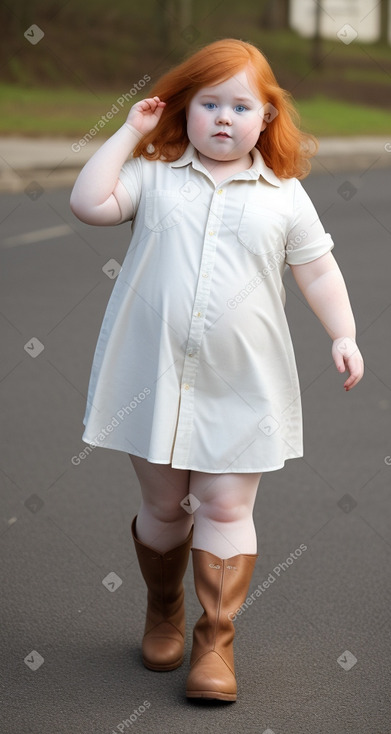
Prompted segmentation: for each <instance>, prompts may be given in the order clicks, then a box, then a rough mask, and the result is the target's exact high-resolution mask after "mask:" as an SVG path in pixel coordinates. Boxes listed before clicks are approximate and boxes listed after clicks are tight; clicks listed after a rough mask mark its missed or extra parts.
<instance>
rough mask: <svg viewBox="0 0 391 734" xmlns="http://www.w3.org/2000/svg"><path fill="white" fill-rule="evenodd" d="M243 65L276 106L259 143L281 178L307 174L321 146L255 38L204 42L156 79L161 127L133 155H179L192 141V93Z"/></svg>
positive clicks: (263, 96)
mask: <svg viewBox="0 0 391 734" xmlns="http://www.w3.org/2000/svg"><path fill="white" fill-rule="evenodd" d="M243 69H246V71H248V72H249V81H250V83H251V86H252V88H253V93H255V94H256V95H257V96H258V97H259V98H260V99H261V100H262V101H263V103H264V104H266V103H269V104H271V105H273V107H274V108H275V110H277V114H276V112H275V111H274V110H273V108H270V109H272V110H273V115H272V116H271V119H270V122H268V123H267V125H266V128H265V130H263V131H262V132H261V133H260V136H259V138H258V141H257V143H256V146H255V147H256V148H257V149H258V150H259V152H260V153H261V155H262V157H263V159H264V161H265V163H266V165H267V166H268V167H269V168H271V169H272V171H273V172H274V173H275V175H276V176H277V177H278V178H304V177H305V176H307V175H308V173H309V172H310V168H311V164H310V161H309V159H310V158H311V157H312V156H313V155H315V153H316V151H317V147H318V144H317V141H316V139H315V138H314V137H313V136H312V135H310V134H307V133H303V132H302V131H301V130H299V128H298V126H297V124H296V123H297V122H298V118H299V116H298V113H297V111H296V109H295V107H294V105H293V103H292V98H291V95H290V93H289V92H287V91H286V90H285V89H282V87H280V85H279V84H278V82H277V80H276V77H275V76H274V74H273V71H272V69H271V67H270V64H269V63H268V61H267V59H266V57H265V56H264V55H263V54H262V53H261V51H259V50H258V49H257V48H256V46H254V45H253V44H251V43H246V42H244V41H240V40H238V39H234V38H228V39H224V40H221V41H215V42H214V43H211V44H209V45H207V46H205V47H204V48H201V49H200V50H199V51H197V52H196V53H194V54H192V55H191V56H190V57H189V58H188V59H186V60H185V61H183V62H182V63H181V64H179V65H178V66H175V67H174V68H173V69H171V70H170V71H168V72H167V73H166V74H164V75H163V76H162V77H161V78H160V79H159V80H158V81H157V82H156V83H155V84H154V86H153V88H152V89H151V91H150V96H151V97H154V96H155V95H156V96H158V97H159V98H160V99H161V100H163V101H164V102H166V107H165V108H164V111H163V114H162V116H161V118H160V120H159V122H158V124H157V125H156V127H155V128H154V129H153V130H152V131H151V132H149V133H147V134H146V135H144V136H143V137H142V138H141V140H140V141H139V142H138V144H137V146H136V148H135V150H134V152H133V156H134V157H138V156H140V155H142V156H144V157H145V158H147V159H149V160H157V159H163V160H166V161H169V162H171V161H174V160H177V159H178V158H180V157H181V155H183V153H184V152H185V150H186V147H187V145H188V143H189V139H188V137H187V123H186V109H187V106H188V105H189V102H190V101H191V99H192V97H193V96H194V95H195V94H196V93H197V92H198V91H199V90H200V89H201V88H203V87H210V86H214V85H215V84H219V83H220V82H223V81H226V80H227V79H229V78H230V77H232V76H234V75H235V74H237V73H238V72H239V71H242V70H243Z"/></svg>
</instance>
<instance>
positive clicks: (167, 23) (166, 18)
mask: <svg viewBox="0 0 391 734" xmlns="http://www.w3.org/2000/svg"><path fill="white" fill-rule="evenodd" d="M192 6H193V2H192V0H158V2H157V25H158V34H159V39H160V43H161V46H162V47H163V48H164V49H165V50H170V49H171V48H173V46H174V45H175V43H176V41H177V40H178V34H179V33H180V32H181V31H182V30H183V29H184V28H187V27H188V26H190V25H191V21H192Z"/></svg>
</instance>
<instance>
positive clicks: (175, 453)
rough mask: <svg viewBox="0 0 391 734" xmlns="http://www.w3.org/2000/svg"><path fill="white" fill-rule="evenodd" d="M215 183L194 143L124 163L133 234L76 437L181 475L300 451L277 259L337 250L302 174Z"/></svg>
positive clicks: (261, 168) (277, 462)
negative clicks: (167, 155)
mask: <svg viewBox="0 0 391 734" xmlns="http://www.w3.org/2000/svg"><path fill="white" fill-rule="evenodd" d="M251 156H252V159H253V164H252V167H251V168H250V169H248V170H246V171H243V172H241V173H236V174H234V175H233V176H230V177H229V178H227V179H226V180H224V181H223V182H221V183H219V184H218V185H217V186H216V183H215V181H214V180H213V177H212V175H211V174H210V173H209V172H208V171H207V169H206V168H204V166H203V165H202V164H201V162H200V160H199V157H198V154H197V151H196V150H195V148H194V147H193V145H192V144H191V143H189V145H188V147H187V149H186V151H185V153H184V154H183V156H182V157H181V158H179V159H178V160H176V161H174V162H172V163H168V162H164V161H148V160H146V159H145V158H143V157H139V158H131V159H130V160H129V161H127V162H126V163H125V164H124V166H123V167H122V169H121V173H120V180H121V181H122V183H123V184H124V186H125V187H126V189H127V191H128V193H129V195H130V198H131V200H132V202H133V204H134V206H135V211H136V214H135V216H134V218H133V220H132V223H131V241H130V246H129V249H128V251H127V254H126V256H125V259H124V262H123V265H122V268H121V271H120V273H119V275H118V277H117V280H116V283H115V286H114V288H113V291H112V294H111V297H110V300H109V303H108V305H107V309H106V313H105V316H104V320H103V323H102V327H101V330H100V334H99V338H98V342H97V346H96V350H95V355H94V360H93V365H92V371H91V376H90V384H89V391H88V399H87V409H86V413H85V417H84V424H85V431H84V434H83V440H84V441H85V442H86V443H88V444H91V445H92V446H101V447H104V448H111V449H118V450H119V451H126V452H127V453H129V454H134V455H136V456H141V457H144V458H145V459H148V461H150V462H153V463H159V464H171V466H172V467H173V468H177V469H193V470H198V471H203V472H218V473H225V472H266V471H273V470H275V469H280V468H281V467H282V466H283V465H284V463H285V461H286V459H292V458H297V457H301V456H303V439H302V409H301V396H300V386H299V380H298V375H297V367H296V362H295V356H294V351H293V346H292V340H291V336H290V331H289V327H288V323H287V320H286V316H285V310H284V306H285V289H284V286H283V281H282V278H283V273H284V270H285V267H286V265H293V264H295V265H296V264H302V263H308V262H310V261H311V260H315V259H316V258H318V257H320V256H321V255H324V254H325V253H326V252H328V251H329V250H331V249H332V248H333V246H334V245H333V241H332V239H331V237H330V235H329V234H326V233H325V231H324V228H323V226H322V224H321V222H320V221H319V218H318V215H317V213H316V210H315V208H314V206H313V204H312V202H311V200H310V198H309V197H308V195H307V193H306V192H305V190H304V188H303V187H302V185H301V183H300V182H299V181H298V180H297V179H294V178H292V179H278V178H277V177H276V176H275V175H274V173H273V171H272V170H271V169H270V168H268V167H267V166H266V165H265V163H264V161H263V158H262V156H261V154H260V153H259V151H258V150H257V149H256V148H254V149H253V150H252V151H251Z"/></svg>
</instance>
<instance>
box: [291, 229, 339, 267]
mask: <svg viewBox="0 0 391 734" xmlns="http://www.w3.org/2000/svg"><path fill="white" fill-rule="evenodd" d="M333 247H334V242H333V240H332V238H331V236H330V235H329V234H325V235H323V236H322V237H320V239H317V240H315V242H309V243H306V245H305V247H301V248H298V249H297V250H295V248H294V247H293V249H292V250H291V251H289V249H287V254H286V262H287V264H288V265H304V264H305V263H309V262H312V260H316V259H317V258H318V257H322V255H326V253H327V252H330V251H331V250H332V249H333Z"/></svg>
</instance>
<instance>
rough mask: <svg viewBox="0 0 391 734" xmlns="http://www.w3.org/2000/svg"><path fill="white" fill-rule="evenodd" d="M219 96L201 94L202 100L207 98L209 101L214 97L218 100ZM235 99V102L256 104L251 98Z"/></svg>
mask: <svg viewBox="0 0 391 734" xmlns="http://www.w3.org/2000/svg"><path fill="white" fill-rule="evenodd" d="M218 96H219V95H218V94H201V96H200V99H204V98H205V97H207V98H208V99H210V98H211V97H213V98H214V99H217V98H218ZM234 99H235V102H248V103H250V104H251V103H252V102H254V100H253V99H250V98H249V97H234Z"/></svg>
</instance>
